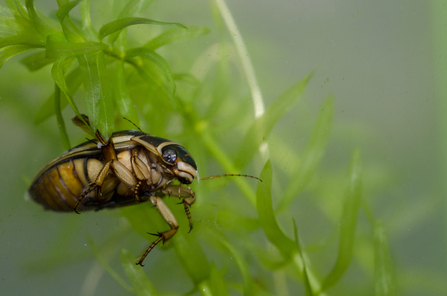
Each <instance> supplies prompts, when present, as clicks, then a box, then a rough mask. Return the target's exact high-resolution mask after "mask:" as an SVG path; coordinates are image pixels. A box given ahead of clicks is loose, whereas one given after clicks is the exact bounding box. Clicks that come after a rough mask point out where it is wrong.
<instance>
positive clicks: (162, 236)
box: [136, 195, 179, 266]
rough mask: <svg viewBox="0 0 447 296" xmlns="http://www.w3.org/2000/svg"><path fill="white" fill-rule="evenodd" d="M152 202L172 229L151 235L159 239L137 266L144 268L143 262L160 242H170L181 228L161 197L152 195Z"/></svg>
mask: <svg viewBox="0 0 447 296" xmlns="http://www.w3.org/2000/svg"><path fill="white" fill-rule="evenodd" d="M150 201H151V202H152V204H153V205H154V206H155V207H156V208H157V210H158V212H159V213H160V215H161V216H162V217H163V219H164V220H165V221H166V223H168V225H169V227H171V229H169V230H166V231H164V232H159V233H157V234H152V233H150V234H152V235H155V236H158V238H157V240H155V241H154V242H153V243H152V244H151V245H150V246H149V248H148V249H147V250H146V252H144V254H143V256H141V258H140V260H138V262H137V263H136V264H137V265H141V266H143V261H144V259H145V258H146V256H147V255H148V254H149V252H150V251H152V249H153V248H155V246H156V245H157V244H158V243H159V242H161V241H163V243H165V242H167V241H168V240H170V239H171V238H172V237H173V236H174V234H175V233H176V232H177V229H178V227H179V225H178V223H177V220H176V219H175V216H174V214H172V212H171V210H170V209H169V208H168V206H167V205H166V204H165V203H164V202H163V200H162V199H161V198H160V197H158V196H152V195H151V196H150Z"/></svg>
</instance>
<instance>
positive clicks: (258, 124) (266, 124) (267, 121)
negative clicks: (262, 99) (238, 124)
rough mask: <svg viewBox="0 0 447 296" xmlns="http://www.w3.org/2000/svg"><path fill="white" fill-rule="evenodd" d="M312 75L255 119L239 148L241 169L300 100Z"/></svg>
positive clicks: (238, 161) (237, 161)
mask: <svg viewBox="0 0 447 296" xmlns="http://www.w3.org/2000/svg"><path fill="white" fill-rule="evenodd" d="M311 77H312V74H309V75H308V76H307V77H305V78H304V79H303V80H301V81H299V82H298V83H296V84H295V85H293V86H292V87H291V88H289V89H288V90H287V91H286V92H284V93H283V94H282V95H280V96H279V97H278V98H277V99H276V100H275V101H274V102H273V103H272V104H271V105H270V106H269V107H268V108H267V110H266V111H265V113H264V115H262V116H261V117H259V118H258V119H256V120H254V121H253V123H252V124H251V126H250V128H249V129H248V131H247V133H246V136H245V138H244V140H243V141H242V144H241V145H240V146H239V147H240V148H239V149H238V151H240V154H239V155H238V157H237V159H236V161H235V163H236V164H237V165H238V168H239V169H240V168H243V167H244V166H245V165H246V164H247V163H248V162H249V161H250V160H251V159H252V157H253V155H255V154H256V151H257V149H258V148H259V146H260V145H261V143H262V142H263V141H264V140H265V139H266V138H267V137H268V136H269V134H270V132H271V131H272V129H273V127H274V125H275V124H276V123H277V122H278V120H279V119H281V118H282V117H283V116H284V115H285V114H286V113H287V112H288V111H289V110H290V108H291V107H292V106H293V105H294V104H296V103H297V102H298V100H299V99H300V98H301V95H302V93H303V92H304V90H305V88H306V85H307V83H308V82H309V80H310V78H311Z"/></svg>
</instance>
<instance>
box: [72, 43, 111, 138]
mask: <svg viewBox="0 0 447 296" xmlns="http://www.w3.org/2000/svg"><path fill="white" fill-rule="evenodd" d="M77 59H78V63H79V67H80V68H81V73H82V77H83V83H84V91H85V104H86V107H87V115H88V116H89V119H90V124H91V127H92V130H93V131H96V129H98V130H100V131H101V133H102V134H103V136H104V138H105V139H106V141H107V140H108V138H109V136H110V134H111V132H112V131H113V127H114V123H115V121H114V112H113V98H112V94H111V85H110V75H109V73H108V71H107V68H106V64H105V59H104V53H103V52H98V53H88V54H82V55H78V56H77Z"/></svg>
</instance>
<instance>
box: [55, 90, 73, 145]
mask: <svg viewBox="0 0 447 296" xmlns="http://www.w3.org/2000/svg"><path fill="white" fill-rule="evenodd" d="M54 111H55V114H56V119H57V126H58V128H59V133H60V134H61V139H62V143H63V144H64V146H65V149H67V150H70V148H71V145H70V140H69V139H68V134H67V130H66V129H65V122H64V118H63V117H62V112H61V111H62V110H61V89H60V88H59V87H58V86H57V84H55V86H54Z"/></svg>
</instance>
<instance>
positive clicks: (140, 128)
mask: <svg viewBox="0 0 447 296" xmlns="http://www.w3.org/2000/svg"><path fill="white" fill-rule="evenodd" d="M123 118H124V119H125V120H127V121H129V122H130V123H132V124H133V125H134V126H135V127H136V128H137V129H138V130H139V131H140V132H142V133H143V135H144V137H145V138H146V139H147V140H148V141H149V143H151V145H152V146H154V147H156V146H155V145H154V143H152V141H151V139H149V137H148V136H147V135H146V133H145V132H143V131H142V130H141V128H140V127H139V126H138V125H136V124H135V123H133V122H132V120H130V119H128V118H126V117H123Z"/></svg>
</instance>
